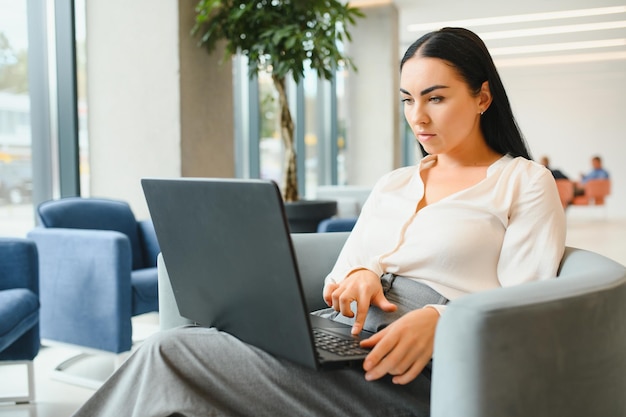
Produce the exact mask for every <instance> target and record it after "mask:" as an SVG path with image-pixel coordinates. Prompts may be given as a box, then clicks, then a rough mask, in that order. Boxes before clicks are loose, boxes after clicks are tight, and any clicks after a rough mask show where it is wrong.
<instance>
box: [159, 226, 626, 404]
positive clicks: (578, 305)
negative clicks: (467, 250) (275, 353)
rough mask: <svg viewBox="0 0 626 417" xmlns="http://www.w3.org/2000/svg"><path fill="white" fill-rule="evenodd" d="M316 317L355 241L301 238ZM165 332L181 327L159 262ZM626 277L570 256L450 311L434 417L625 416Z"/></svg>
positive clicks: (578, 254) (298, 245) (297, 238)
mask: <svg viewBox="0 0 626 417" xmlns="http://www.w3.org/2000/svg"><path fill="white" fill-rule="evenodd" d="M292 236H293V243H294V248H295V250H296V254H297V255H298V261H299V267H300V272H301V275H302V278H303V287H304V292H305V297H306V300H307V303H308V307H309V309H310V310H316V309H319V308H323V307H325V304H324V301H323V300H322V296H321V294H322V286H323V280H324V277H325V276H326V274H327V273H328V272H329V271H330V269H331V268H332V266H333V264H334V262H335V260H336V258H337V255H338V254H339V251H340V250H341V248H342V246H343V243H344V241H345V239H346V237H347V236H348V233H345V232H344V233H312V234H294V235H292ZM158 265H159V291H160V295H159V297H160V298H159V302H160V314H161V321H160V323H161V326H162V328H169V327H172V326H177V325H181V324H185V323H188V322H189V321H188V320H186V319H184V318H182V317H180V315H179V314H178V309H177V308H176V303H175V301H174V298H173V294H172V292H171V286H170V284H169V278H168V276H167V269H166V266H165V264H164V262H163V259H162V258H161V257H159V263H158ZM624 392H626V268H625V267H624V266H623V265H620V264H618V263H617V262H615V261H613V260H611V259H608V258H606V257H604V256H601V255H599V254H597V253H594V252H591V251H587V250H583V249H576V248H566V251H565V255H564V256H563V259H562V261H561V266H560V269H559V273H558V278H557V279H552V280H547V281H541V282H533V283H528V284H524V285H519V286H515V287H509V288H498V289H493V290H489V291H485V292H482V293H478V294H472V295H468V296H465V297H462V298H460V299H458V300H456V301H453V302H451V303H450V304H449V305H448V308H447V310H446V312H445V314H444V315H443V316H442V318H441V320H440V321H439V324H438V327H437V335H436V339H435V352H434V366H433V373H432V398H431V410H432V411H431V413H432V414H431V415H432V417H529V416H532V417H555V416H567V417H578V416H580V417H589V416H624V415H626V396H625V395H624Z"/></svg>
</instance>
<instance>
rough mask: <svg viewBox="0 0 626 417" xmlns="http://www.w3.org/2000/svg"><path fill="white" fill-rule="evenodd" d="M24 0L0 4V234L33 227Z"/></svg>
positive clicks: (6, 0)
mask: <svg viewBox="0 0 626 417" xmlns="http://www.w3.org/2000/svg"><path fill="white" fill-rule="evenodd" d="M27 21H28V19H27V7H26V0H0V236H23V235H24V232H25V231H26V230H28V229H29V228H31V227H32V226H33V215H32V204H31V198H32V187H33V181H32V179H33V175H32V153H31V128H30V98H29V95H28V88H29V85H28V27H27Z"/></svg>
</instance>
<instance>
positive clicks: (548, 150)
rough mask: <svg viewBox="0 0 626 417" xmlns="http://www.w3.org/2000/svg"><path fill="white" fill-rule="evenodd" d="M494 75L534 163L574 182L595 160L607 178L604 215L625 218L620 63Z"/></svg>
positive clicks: (625, 79) (624, 71)
mask: <svg viewBox="0 0 626 417" xmlns="http://www.w3.org/2000/svg"><path fill="white" fill-rule="evenodd" d="M500 72H501V76H502V78H503V80H504V83H505V87H506V88H507V91H508V93H509V98H510V99H511V102H512V106H513V110H514V112H515V114H516V116H517V118H518V122H519V125H520V127H521V129H522V131H523V133H524V134H525V136H526V139H527V141H528V144H529V146H530V148H531V150H532V152H533V156H534V157H535V159H539V157H541V156H542V155H548V156H549V157H550V160H551V165H552V166H553V167H554V168H559V169H561V170H562V171H563V172H564V173H565V174H566V175H568V176H569V177H570V178H572V179H579V177H580V173H582V172H587V171H589V170H590V169H591V161H590V160H591V157H592V156H593V155H595V154H598V155H600V156H601V157H602V159H603V161H604V166H605V168H606V169H607V170H608V171H609V173H610V175H611V178H612V182H611V185H612V194H611V196H610V197H609V198H608V199H607V214H608V216H609V217H611V218H624V217H626V210H624V207H626V186H625V183H626V164H624V161H625V160H626V61H618V62H610V63H607V62H603V63H587V64H576V65H551V66H535V67H516V68H502V69H501V70H500ZM575 209H577V208H575Z"/></svg>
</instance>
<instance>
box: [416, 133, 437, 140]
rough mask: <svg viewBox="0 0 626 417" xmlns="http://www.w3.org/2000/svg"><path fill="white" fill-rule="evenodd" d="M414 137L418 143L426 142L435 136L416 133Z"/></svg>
mask: <svg viewBox="0 0 626 417" xmlns="http://www.w3.org/2000/svg"><path fill="white" fill-rule="evenodd" d="M416 136H417V140H419V141H420V142H428V141H429V140H430V139H431V138H432V137H433V136H435V135H434V134H433V133H418V134H417V135H416Z"/></svg>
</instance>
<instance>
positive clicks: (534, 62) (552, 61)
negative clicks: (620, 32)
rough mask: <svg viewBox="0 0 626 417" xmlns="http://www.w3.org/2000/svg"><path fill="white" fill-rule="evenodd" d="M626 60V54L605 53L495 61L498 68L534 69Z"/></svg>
mask: <svg viewBox="0 0 626 417" xmlns="http://www.w3.org/2000/svg"><path fill="white" fill-rule="evenodd" d="M623 59H626V52H605V53H597V54H577V55H561V56H543V57H532V58H508V59H507V58H505V59H495V60H494V62H495V64H496V66H497V67H498V68H505V67H532V66H538V65H556V64H576V63H582V62H600V61H617V60H623Z"/></svg>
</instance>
